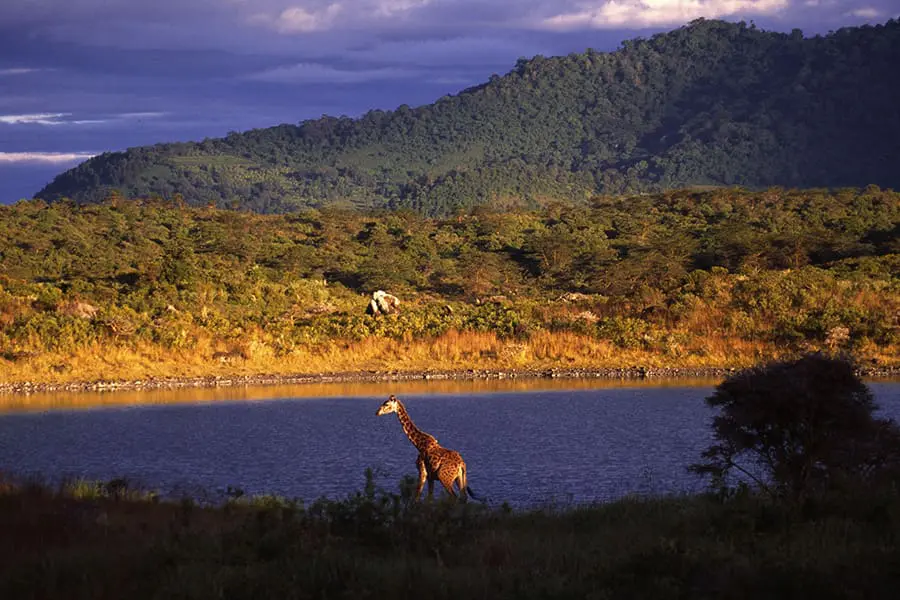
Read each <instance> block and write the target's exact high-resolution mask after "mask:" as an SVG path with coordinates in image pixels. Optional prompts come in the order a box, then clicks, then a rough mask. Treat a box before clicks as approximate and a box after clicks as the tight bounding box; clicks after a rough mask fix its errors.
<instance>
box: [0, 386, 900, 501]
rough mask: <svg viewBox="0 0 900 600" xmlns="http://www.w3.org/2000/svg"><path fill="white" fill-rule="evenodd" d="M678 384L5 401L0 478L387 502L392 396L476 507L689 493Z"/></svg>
mask: <svg viewBox="0 0 900 600" xmlns="http://www.w3.org/2000/svg"><path fill="white" fill-rule="evenodd" d="M690 383H691V385H684V382H681V384H680V385H679V384H678V383H677V382H669V383H666V384H660V383H658V382H618V383H615V382H601V381H554V380H549V381H537V382H535V381H530V382H524V381H506V382H503V381H493V382H418V383H393V382H392V383H372V384H354V385H350V386H347V385H337V384H331V385H330V386H319V387H314V386H306V385H304V386H281V387H260V388H223V389H217V390H200V389H198V390H177V391H167V392H162V391H157V392H134V393H126V392H118V393H107V394H93V395H91V394H80V395H77V394H56V395H47V396H45V397H35V398H30V399H29V398H26V397H8V398H6V399H4V400H5V402H6V404H5V407H4V409H3V411H4V412H3V413H2V414H0V470H3V471H7V472H15V473H19V474H29V473H38V474H41V475H42V476H43V477H48V478H52V479H59V478H63V477H85V478H90V479H102V480H108V479H112V478H114V477H120V476H125V477H128V478H129V479H130V480H132V481H136V482H139V483H140V484H142V485H144V486H147V487H150V488H153V489H159V490H161V491H164V492H167V493H174V494H180V493H191V494H195V495H201V496H202V495H204V493H205V494H208V495H209V496H210V497H212V498H215V497H216V496H217V495H218V494H221V493H222V491H223V490H224V489H225V488H226V487H227V486H236V487H240V488H242V489H244V490H245V491H246V492H247V493H277V494H282V495H286V496H290V497H299V498H302V499H304V500H307V501H308V500H312V499H315V498H318V497H320V496H323V495H324V496H328V497H332V498H336V497H342V496H344V495H346V494H348V493H351V492H353V491H355V490H358V489H361V487H362V485H363V481H364V478H363V472H364V470H365V469H366V468H367V467H372V468H373V469H374V470H375V473H376V476H377V481H378V483H379V484H380V485H382V486H384V487H386V488H390V489H392V490H395V489H396V487H397V483H398V482H399V481H400V479H401V478H402V477H403V476H404V475H407V474H409V475H413V474H414V473H415V458H416V451H415V449H414V448H413V446H412V444H410V443H409V441H408V440H407V439H406V437H405V435H404V434H403V430H402V428H401V427H400V423H399V422H398V420H397V418H396V416H395V415H389V416H385V417H376V416H375V411H376V409H377V408H378V406H379V405H380V404H381V403H382V402H383V401H384V400H385V399H386V398H387V396H388V394H390V393H395V394H397V395H398V397H399V398H400V399H401V400H402V401H403V402H404V403H405V404H406V406H407V408H408V410H409V413H410V415H411V417H412V418H413V420H414V421H415V422H416V424H417V425H418V426H419V427H420V428H421V429H423V430H424V431H427V432H429V433H431V434H432V435H434V436H435V437H437V439H438V440H439V441H440V443H441V444H442V445H444V446H446V447H448V448H453V449H455V450H458V451H460V453H462V455H463V457H464V459H465V460H466V463H467V466H468V474H469V483H470V485H471V486H472V487H473V488H474V490H475V491H476V492H478V493H480V494H481V495H483V496H487V497H488V498H489V499H490V500H492V501H497V502H500V501H508V502H510V503H511V504H513V505H518V506H525V505H528V506H535V505H541V504H547V503H560V504H569V503H583V502H592V501H598V500H608V499H613V498H617V497H621V496H623V495H626V494H630V493H637V494H647V493H670V492H695V491H699V490H701V489H703V482H702V481H701V480H699V479H698V478H697V477H696V476H694V475H692V474H689V473H688V472H687V471H686V467H687V466H688V465H689V464H691V463H692V462H695V461H697V460H698V458H699V455H700V452H701V451H702V450H703V449H704V448H705V447H706V446H707V445H708V444H709V442H710V431H709V421H710V417H711V416H712V412H711V411H710V410H709V409H708V408H707V407H706V405H705V404H704V402H703V399H704V398H705V397H706V396H708V395H709V394H710V393H711V392H712V390H713V387H714V385H715V383H716V382H714V381H706V382H690ZM869 386H870V388H871V389H872V391H873V392H874V394H875V397H876V399H877V401H878V402H879V404H880V405H881V406H882V409H883V413H884V414H885V415H886V416H891V417H893V418H895V419H897V418H900V383H897V382H870V383H869ZM129 394H131V396H129ZM129 398H130V400H129ZM437 487H438V488H439V487H440V486H437Z"/></svg>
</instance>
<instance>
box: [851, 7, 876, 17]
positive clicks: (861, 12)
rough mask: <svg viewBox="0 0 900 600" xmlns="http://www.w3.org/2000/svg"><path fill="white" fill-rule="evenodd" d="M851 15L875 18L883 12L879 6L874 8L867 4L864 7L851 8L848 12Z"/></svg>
mask: <svg viewBox="0 0 900 600" xmlns="http://www.w3.org/2000/svg"><path fill="white" fill-rule="evenodd" d="M847 14H848V15H849V16H851V17H860V18H863V19H875V18H877V17H880V16H882V14H883V13H882V12H881V11H880V10H878V9H877V8H872V7H871V6H866V7H863V8H857V9H855V10H851V11H850V12H849V13H847Z"/></svg>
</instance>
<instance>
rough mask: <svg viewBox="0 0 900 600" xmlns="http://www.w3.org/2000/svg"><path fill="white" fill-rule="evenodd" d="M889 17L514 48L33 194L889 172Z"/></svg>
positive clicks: (701, 25) (102, 164)
mask: <svg viewBox="0 0 900 600" xmlns="http://www.w3.org/2000/svg"><path fill="white" fill-rule="evenodd" d="M897 64H900V22H898V21H896V20H892V21H888V22H887V23H886V24H885V25H880V26H876V27H869V26H866V27H859V28H846V29H841V30H839V31H837V32H835V33H833V34H830V35H828V36H824V37H820V36H817V37H814V38H809V39H805V38H803V36H802V34H801V33H800V32H799V31H795V32H793V33H791V34H782V33H772V32H764V31H761V30H758V29H756V28H755V27H753V26H747V25H745V24H743V23H737V24H734V23H725V22H722V21H708V20H699V21H695V22H693V23H691V24H690V25H688V26H685V27H683V28H680V29H677V30H674V31H672V32H669V33H666V34H660V35H656V36H653V37H652V38H650V39H647V40H634V41H627V42H625V43H623V45H622V48H621V49H619V50H618V51H616V52H611V53H600V52H596V51H593V50H588V51H587V52H585V53H582V54H571V55H569V56H565V57H556V58H544V57H540V56H539V57H535V58H533V59H531V60H527V61H526V60H520V61H519V63H518V64H517V65H516V66H515V68H514V69H513V70H512V71H510V72H509V73H508V74H506V75H505V76H503V77H494V78H492V79H491V80H490V81H489V82H487V83H485V84H483V85H480V86H478V87H475V88H471V89H468V90H464V91H462V92H460V93H459V94H458V95H455V96H447V97H444V98H442V99H440V100H438V101H437V102H435V103H434V104H430V105H427V106H422V107H419V108H409V107H407V106H401V107H399V108H398V109H397V110H395V111H391V112H384V111H372V112H369V113H367V114H366V115H364V116H363V117H361V118H359V119H350V118H346V117H344V118H332V117H325V118H321V119H317V120H310V121H305V122H302V123H300V124H299V125H280V126H277V127H272V128H268V129H260V130H253V131H249V132H246V133H241V134H232V135H229V136H228V137H225V138H222V139H210V140H206V141H203V142H199V143H179V144H160V145H156V146H149V147H141V148H133V149H130V150H128V151H126V152H116V153H106V154H103V155H100V156H98V157H95V158H93V159H91V160H89V161H87V162H85V163H83V164H81V165H79V166H78V167H76V168H74V169H72V170H69V171H67V172H65V173H63V174H61V175H60V176H58V177H57V178H56V179H55V180H54V181H53V182H52V183H50V184H49V185H48V186H46V187H45V188H44V189H43V190H41V191H40V192H38V194H37V195H36V196H37V197H39V198H44V199H47V200H56V199H59V198H63V197H70V198H73V199H75V200H78V201H82V202H91V201H97V200H101V199H103V198H105V197H106V196H108V195H109V194H110V193H111V191H113V190H118V191H119V192H121V193H123V194H125V195H129V196H149V195H161V196H163V197H172V196H174V195H175V194H181V195H182V196H183V197H184V198H185V199H186V200H187V202H188V203H190V204H198V205H199V204H208V203H215V204H217V205H219V206H230V207H241V208H245V209H250V210H255V211H260V212H283V211H289V210H293V209H296V208H298V207H302V206H321V205H323V204H326V203H333V202H338V203H341V204H348V203H349V204H352V205H355V206H360V207H387V208H399V207H407V208H412V209H415V210H417V211H420V212H423V213H425V214H430V215H440V214H448V213H452V212H454V211H456V210H459V209H460V208H468V207H470V206H472V205H475V204H479V203H483V202H493V203H500V202H515V203H525V204H534V203H536V202H539V201H540V200H541V199H543V198H547V197H552V198H558V199H572V200H579V199H583V198H585V197H586V196H589V195H591V194H593V193H596V192H603V193H619V192H623V191H628V192H635V191H655V190H661V189H667V188H673V187H682V186H691V185H735V184H736V185H744V186H750V187H756V186H770V185H783V186H798V187H811V186H862V185H866V184H877V185H880V186H883V187H900V169H898V159H897V157H898V156H900V108H898V106H900V105H898V104H897V102H896V98H898V97H900V79H898V78H897V77H896V74H897V66H896V65H897Z"/></svg>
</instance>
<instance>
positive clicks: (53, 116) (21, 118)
mask: <svg viewBox="0 0 900 600" xmlns="http://www.w3.org/2000/svg"><path fill="white" fill-rule="evenodd" d="M164 115H166V113H164V112H133V113H118V114H114V115H109V116H103V117H102V118H94V119H68V118H66V117H71V116H72V113H37V114H25V115H0V123H3V124H5V125H99V124H101V123H110V122H112V121H130V120H142V119H155V118H158V117H162V116H164Z"/></svg>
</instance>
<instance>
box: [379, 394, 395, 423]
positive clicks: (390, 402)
mask: <svg viewBox="0 0 900 600" xmlns="http://www.w3.org/2000/svg"><path fill="white" fill-rule="evenodd" d="M399 404H400V401H399V400H397V396H395V395H393V394H391V397H390V398H388V399H387V400H385V401H384V404H382V405H381V406H379V407H378V412H376V413H375V415H376V416H379V417H380V416H382V415H389V414H391V413H395V412H397V409H398V408H399V407H398V405H399Z"/></svg>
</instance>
